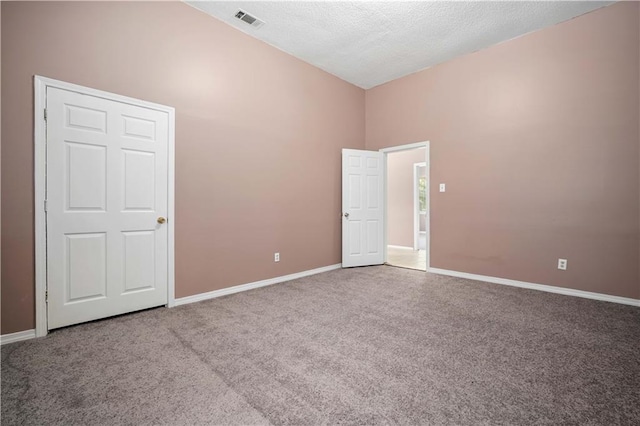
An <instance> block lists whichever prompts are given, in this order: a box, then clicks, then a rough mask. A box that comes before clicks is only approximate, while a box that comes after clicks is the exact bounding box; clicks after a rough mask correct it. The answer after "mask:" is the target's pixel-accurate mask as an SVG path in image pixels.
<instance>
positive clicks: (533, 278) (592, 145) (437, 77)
mask: <svg viewBox="0 0 640 426" xmlns="http://www.w3.org/2000/svg"><path fill="white" fill-rule="evenodd" d="M639 7H640V5H639V4H638V3H635V2H620V3H617V4H614V5H612V6H609V7H606V8H603V9H600V10H598V11H595V12H593V13H590V14H587V15H584V16H582V17H579V18H576V19H573V20H571V21H568V22H565V23H562V24H560V25H556V26H554V27H550V28H546V29H543V30H541V31H538V32H535V33H532V34H529V35H526V36H523V37H520V38H518V39H515V40H511V41H508V42H505V43H502V44H499V45H497V46H493V47H491V48H489V49H486V50H482V51H479V52H476V53H473V54H470V55H467V56H464V57H460V58H457V59H454V60H452V61H449V62H446V63H444V64H441V65H438V66H435V67H433V68H430V69H427V70H424V71H421V72H418V73H416V74H413V75H410V76H407V77H404V78H401V79H398V80H395V81H392V82H390V83H387V84H385V85H382V86H379V87H376V88H374V89H371V90H368V91H367V93H366V105H367V107H366V108H367V109H366V126H367V130H366V146H367V149H379V148H383V147H389V146H394V145H401V144H406V143H410V142H416V141H422V140H430V141H431V194H432V197H431V201H432V215H431V249H432V252H431V265H432V266H433V267H435V268H443V269H449V270H454V271H461V272H468V273H475V274H482V275H489V276H495V277H502V278H510V279H515V280H522V281H528V282H534V283H542V284H548V285H554V286H561V287H568V288H573V289H579V290H586V291H593V292H599V293H606V294H611V295H617V296H624V297H631V298H640V273H639V270H638V259H639V255H640V247H639V241H640V226H639V225H640V224H639V222H638V218H639V217H640V186H639V176H638V174H639V171H640V164H639V154H640V153H639V150H640V146H639V144H640V142H639V140H640V135H639V131H640V130H639V129H640V127H639V120H640V118H639V117H640V107H639V96H638V93H639V78H638V76H639V71H640V70H639V64H640V60H639V46H638V44H639V42H640V41H639V40H640V32H639V24H640V19H639V13H638V8H639ZM439 182H444V183H446V184H447V192H446V193H439V192H437V184H438V183H439ZM558 258H566V259H568V270H567V271H559V270H558V269H556V265H557V259H558Z"/></svg>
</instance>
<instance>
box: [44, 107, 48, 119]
mask: <svg viewBox="0 0 640 426" xmlns="http://www.w3.org/2000/svg"><path fill="white" fill-rule="evenodd" d="M44 121H47V109H46V108H45V109H44Z"/></svg>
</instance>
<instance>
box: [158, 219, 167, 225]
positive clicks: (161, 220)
mask: <svg viewBox="0 0 640 426" xmlns="http://www.w3.org/2000/svg"><path fill="white" fill-rule="evenodd" d="M166 221H167V219H165V218H164V217H159V218H158V223H159V224H160V225H162V224H163V223H165V222H166Z"/></svg>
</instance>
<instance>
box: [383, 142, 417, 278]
mask: <svg viewBox="0 0 640 426" xmlns="http://www.w3.org/2000/svg"><path fill="white" fill-rule="evenodd" d="M381 151H382V152H383V153H384V155H385V171H386V173H385V194H386V197H385V198H386V199H385V210H386V214H385V216H384V217H385V225H386V226H385V263H386V264H387V265H391V266H397V267H402V268H409V269H417V270H421V271H426V270H427V269H428V266H429V178H428V177H429V145H428V142H421V143H417V144H411V145H403V146H397V147H393V148H386V149H383V150H381Z"/></svg>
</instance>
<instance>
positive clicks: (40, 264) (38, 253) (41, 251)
mask: <svg viewBox="0 0 640 426" xmlns="http://www.w3.org/2000/svg"><path fill="white" fill-rule="evenodd" d="M47 87H55V88H59V89H63V90H68V91H72V92H78V93H81V94H85V95H90V96H95V97H98V98H103V99H107V100H110V101H115V102H121V103H126V104H130V105H135V106H140V107H144V108H148V109H154V110H157V111H162V112H166V113H167V115H168V122H169V138H168V145H169V146H168V150H169V151H168V162H169V163H168V166H167V167H168V170H167V179H168V182H167V184H168V193H167V204H168V205H167V226H168V237H167V238H168V241H167V244H168V257H169V258H168V263H167V293H168V294H167V306H168V307H173V306H174V305H175V252H174V250H175V247H174V242H175V217H174V214H175V207H174V203H175V194H174V191H175V186H174V185H175V182H174V176H175V109H174V108H173V107H170V106H166V105H160V104H156V103H152V102H147V101H143V100H140V99H136V98H131V97H127V96H122V95H118V94H115V93H109V92H104V91H102V90H96V89H92V88H89V87H84V86H79V85H77V84H73V83H67V82H64V81H59V80H54V79H51V78H47V77H41V76H39V75H36V76H34V79H33V88H34V102H33V114H34V120H33V126H34V129H33V130H34V185H35V188H34V192H35V200H34V201H35V204H34V205H35V258H36V259H35V261H36V262H35V263H36V264H35V278H36V288H35V298H36V300H35V302H36V328H35V337H42V336H46V335H47V332H48V326H47V304H46V299H45V295H46V290H47V264H46V259H47V235H46V224H47V217H46V213H45V210H44V202H45V200H46V161H47V156H46V152H47V151H46V120H45V117H44V110H45V108H46V105H47Z"/></svg>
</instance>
